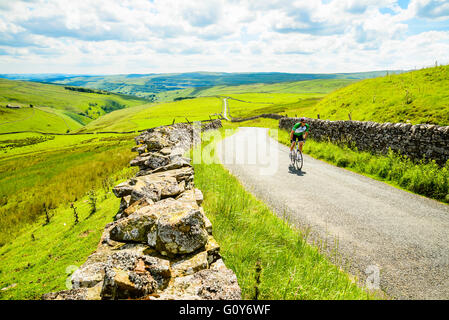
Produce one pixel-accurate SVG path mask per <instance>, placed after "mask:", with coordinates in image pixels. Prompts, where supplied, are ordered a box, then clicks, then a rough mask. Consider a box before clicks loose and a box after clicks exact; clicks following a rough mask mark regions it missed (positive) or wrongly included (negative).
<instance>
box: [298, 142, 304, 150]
mask: <svg viewBox="0 0 449 320" xmlns="http://www.w3.org/2000/svg"><path fill="white" fill-rule="evenodd" d="M298 144H299V151H301V153H302V146H303V145H304V140H303V141H299V142H298Z"/></svg>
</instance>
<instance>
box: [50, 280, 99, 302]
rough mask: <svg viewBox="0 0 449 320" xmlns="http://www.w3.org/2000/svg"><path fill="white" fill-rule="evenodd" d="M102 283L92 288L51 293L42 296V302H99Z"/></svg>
mask: <svg viewBox="0 0 449 320" xmlns="http://www.w3.org/2000/svg"><path fill="white" fill-rule="evenodd" d="M102 286H103V283H99V284H98V285H96V286H95V287H92V288H79V289H71V290H63V291H59V292H51V293H46V294H44V295H42V297H41V299H42V300H101V288H102Z"/></svg>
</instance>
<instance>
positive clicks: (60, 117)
mask: <svg viewBox="0 0 449 320" xmlns="http://www.w3.org/2000/svg"><path fill="white" fill-rule="evenodd" d="M81 90H82V89H81ZM147 102H148V101H146V100H144V99H141V98H137V97H130V96H126V95H118V94H108V93H103V94H101V93H92V92H80V91H74V90H73V89H72V90H68V89H66V88H65V87H64V86H60V85H50V84H42V83H36V82H28V81H13V80H7V79H1V78H0V105H1V106H2V108H1V109H0V113H1V123H2V124H1V125H0V130H1V132H8V131H15V130H17V129H20V130H37V129H39V130H43V129H47V130H43V131H47V132H50V131H53V132H60V131H61V130H63V131H64V132H65V131H66V130H67V128H69V129H70V130H75V129H77V128H79V127H81V126H82V125H84V124H86V123H88V122H90V121H91V120H92V119H96V118H98V117H100V116H101V115H104V114H106V113H108V112H111V111H113V110H117V109H122V108H127V107H133V106H137V105H141V104H144V103H147ZM7 104H11V105H15V106H21V107H23V109H19V110H17V109H6V108H4V106H6V105H7ZM30 104H32V105H33V106H34V109H39V110H30V109H31V108H30ZM21 120H23V121H25V120H26V121H25V122H21ZM13 122H14V125H13V124H12V123H13ZM75 122H78V123H79V125H76V124H75Z"/></svg>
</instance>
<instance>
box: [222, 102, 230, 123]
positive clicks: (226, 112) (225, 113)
mask: <svg viewBox="0 0 449 320" xmlns="http://www.w3.org/2000/svg"><path fill="white" fill-rule="evenodd" d="M223 118H225V119H226V120H228V121H230V120H229V119H228V98H223Z"/></svg>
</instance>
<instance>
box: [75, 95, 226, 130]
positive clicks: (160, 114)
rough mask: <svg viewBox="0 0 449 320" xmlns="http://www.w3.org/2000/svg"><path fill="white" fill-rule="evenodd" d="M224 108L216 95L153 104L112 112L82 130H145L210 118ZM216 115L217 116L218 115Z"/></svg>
mask: <svg viewBox="0 0 449 320" xmlns="http://www.w3.org/2000/svg"><path fill="white" fill-rule="evenodd" d="M221 110H222V101H221V99H219V98H216V97H205V98H197V99H188V100H182V101H177V102H167V103H153V104H147V105H142V106H137V107H133V108H129V109H123V110H118V111H114V112H111V113H109V114H107V115H104V116H103V117H101V118H99V119H97V120H95V121H92V122H91V123H89V124H88V125H86V126H85V127H84V128H83V129H82V130H81V131H80V132H92V131H101V130H116V131H117V130H118V131H129V130H143V129H148V128H152V127H157V126H160V125H167V124H172V123H173V120H175V122H186V121H187V120H186V118H187V119H188V120H189V121H200V120H208V119H209V115H211V114H214V113H219V112H221ZM215 118H216V117H215Z"/></svg>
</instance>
